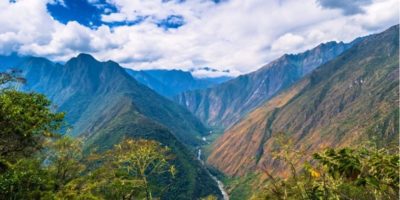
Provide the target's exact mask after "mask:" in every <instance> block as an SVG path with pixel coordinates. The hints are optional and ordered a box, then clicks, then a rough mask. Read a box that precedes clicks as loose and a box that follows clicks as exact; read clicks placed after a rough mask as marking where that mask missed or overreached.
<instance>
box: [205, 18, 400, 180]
mask: <svg viewBox="0 0 400 200" xmlns="http://www.w3.org/2000/svg"><path fill="white" fill-rule="evenodd" d="M398 34H399V27H398V26H395V27H392V28H391V29H389V30H387V31H385V32H383V33H381V34H376V35H371V36H368V37H367V38H365V39H364V40H363V41H362V42H360V43H359V44H356V45H355V46H353V47H352V48H350V49H349V50H347V51H346V52H344V53H343V54H342V55H340V56H339V57H337V58H336V59H334V60H332V61H331V62H329V63H326V64H324V65H322V66H321V67H319V68H318V69H316V70H314V71H313V72H312V73H311V74H309V75H307V76H306V77H305V78H303V79H302V80H301V81H299V82H298V83H296V84H295V85H294V86H292V87H290V88H288V89H287V90H285V91H284V92H281V93H280V94H279V95H277V96H275V97H274V98H272V99H270V100H268V101H266V103H264V104H263V105H262V106H260V107H258V108H257V109H255V110H254V111H252V112H251V113H249V114H248V116H246V117H245V118H244V119H242V120H241V121H240V122H239V123H237V124H236V125H234V126H233V127H232V128H230V129H229V130H227V131H226V132H225V133H224V135H223V136H222V137H221V138H220V139H218V140H217V141H216V142H215V144H214V146H213V147H214V150H213V151H212V153H211V155H210V157H209V158H208V162H209V163H210V164H211V165H213V166H215V167H216V168H218V169H219V170H221V171H223V172H224V173H226V174H228V175H239V176H240V175H244V174H246V173H248V172H254V170H255V169H260V168H263V169H267V170H268V171H270V172H271V173H274V174H278V175H279V174H280V175H285V173H286V172H287V170H286V169H285V168H284V167H283V166H281V165H280V164H279V163H278V162H276V160H274V159H273V158H272V155H271V154H272V152H273V143H274V139H275V137H274V136H275V135H276V134H277V133H279V132H284V133H286V134H288V135H289V138H290V139H291V140H292V141H293V142H294V146H295V147H296V148H298V149H302V150H304V151H306V154H307V155H312V153H313V152H315V151H318V150H321V149H323V148H326V147H340V146H349V145H353V144H359V143H360V142H361V141H362V140H364V139H365V140H368V139H369V138H370V137H372V136H373V137H376V138H378V141H380V142H381V143H382V144H388V143H391V142H398V140H397V137H398V134H399V133H398V131H397V130H398V120H399V116H398V96H399V75H398V72H399V69H398V65H399V38H398ZM299 164H300V163H299Z"/></svg>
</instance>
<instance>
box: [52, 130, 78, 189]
mask: <svg viewBox="0 0 400 200" xmlns="http://www.w3.org/2000/svg"><path fill="white" fill-rule="evenodd" d="M82 145H83V143H82V141H81V140H79V139H73V138H71V137H68V136H64V137H61V138H59V139H56V140H54V141H50V142H48V145H47V152H46V163H47V165H48V169H49V171H50V173H51V174H52V176H53V178H54V180H55V182H56V184H55V187H56V188H55V190H62V187H63V186H64V185H65V184H67V183H68V182H70V181H71V180H73V179H75V178H77V177H79V176H80V175H81V174H82V173H83V171H84V170H85V165H84V164H83V163H82V162H83V153H82Z"/></svg>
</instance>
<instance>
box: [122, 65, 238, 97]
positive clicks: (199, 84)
mask: <svg viewBox="0 0 400 200" xmlns="http://www.w3.org/2000/svg"><path fill="white" fill-rule="evenodd" d="M126 71H127V72H128V74H129V75H131V76H132V77H134V78H135V79H136V80H137V81H138V82H140V83H142V84H144V85H146V86H147V87H149V88H151V89H153V90H154V91H156V92H157V93H159V94H161V95H163V96H164V97H168V98H171V97H173V96H175V95H178V94H179V93H182V92H186V91H190V90H195V89H204V88H208V87H212V86H213V85H216V84H219V83H222V82H225V81H227V80H230V79H231V77H229V76H219V77H210V78H195V77H193V76H192V74H191V73H190V72H186V71H182V70H140V71H135V70H132V69H126Z"/></svg>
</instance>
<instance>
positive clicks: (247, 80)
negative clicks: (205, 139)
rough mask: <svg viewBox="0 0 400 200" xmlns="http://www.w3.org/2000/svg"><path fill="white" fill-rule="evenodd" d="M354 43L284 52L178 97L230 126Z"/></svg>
mask: <svg viewBox="0 0 400 200" xmlns="http://www.w3.org/2000/svg"><path fill="white" fill-rule="evenodd" d="M351 45H352V44H344V43H336V42H329V43H325V44H321V45H319V46H317V47H315V48H314V49H312V50H309V51H306V52H304V53H301V54H296V55H284V56H282V57H280V58H279V59H277V60H275V61H273V62H271V63H269V64H267V65H265V66H264V67H262V68H261V69H259V70H257V71H255V72H253V73H250V74H246V75H242V76H239V77H237V78H235V79H232V80H230V81H227V82H225V83H222V84H220V85H217V86H215V87H212V88H209V89H204V90H196V91H189V92H184V93H182V94H180V95H178V96H176V97H175V100H176V101H177V102H179V103H180V104H181V105H183V106H185V107H186V108H188V109H189V110H190V111H191V112H192V113H194V114H195V115H196V116H198V117H199V118H200V119H201V120H202V121H203V122H205V123H207V124H209V125H210V126H214V127H218V128H227V127H230V126H231V125H233V124H234V123H235V122H237V121H238V120H239V119H240V118H241V117H243V116H244V115H245V114H247V113H248V112H249V111H251V110H253V109H254V108H256V107H257V106H260V105H261V104H262V103H263V102H265V101H266V100H268V99H270V98H271V97H273V96H274V95H275V94H277V92H279V91H281V90H282V89H285V88H288V87H289V86H291V85H293V83H295V82H296V81H298V80H299V79H300V78H302V77H303V76H305V75H307V74H308V73H310V72H311V71H312V70H314V69H315V68H317V67H318V66H320V65H321V64H324V63H326V62H328V61H329V60H331V59H333V58H335V57H337V56H338V55H340V54H341V53H342V52H343V51H345V50H347V49H348V48H349V47H350V46H351Z"/></svg>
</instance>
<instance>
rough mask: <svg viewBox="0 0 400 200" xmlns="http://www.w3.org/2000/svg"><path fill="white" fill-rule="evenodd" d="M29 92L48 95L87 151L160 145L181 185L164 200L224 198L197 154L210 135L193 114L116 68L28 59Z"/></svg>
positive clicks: (86, 59)
mask: <svg viewBox="0 0 400 200" xmlns="http://www.w3.org/2000/svg"><path fill="white" fill-rule="evenodd" d="M18 66H19V67H18V68H19V69H21V70H22V71H23V74H22V75H23V76H25V77H26V79H27V84H26V85H24V86H23V88H22V89H23V90H25V91H35V92H39V93H43V94H45V95H46V96H47V97H49V98H50V99H51V100H52V102H53V104H54V105H55V106H56V107H55V108H54V109H55V110H58V111H63V112H65V113H66V121H67V123H68V124H70V125H71V126H72V130H71V131H70V132H68V133H69V134H71V135H73V136H78V137H82V138H84V140H85V149H86V151H90V150H91V149H93V148H96V149H98V150H106V149H109V148H111V147H113V146H114V145H115V144H118V143H119V142H120V141H121V140H122V139H124V138H137V139H138V138H144V139H152V140H156V141H159V142H160V143H161V144H162V145H166V146H168V147H170V148H171V151H172V153H173V154H174V155H175V156H176V157H175V159H174V160H173V164H174V165H175V166H176V168H177V172H178V173H177V175H176V181H174V183H173V185H171V186H170V187H168V190H167V191H165V192H164V194H163V195H162V196H163V199H171V198H174V199H197V198H200V197H204V196H207V195H209V194H214V195H217V196H220V195H221V194H220V191H219V189H218V187H217V184H216V183H215V181H214V180H213V179H212V178H211V177H210V176H209V174H208V172H207V171H206V169H205V168H204V167H203V166H202V165H201V163H200V162H199V161H198V160H197V159H196V157H195V156H194V154H193V153H192V148H193V147H194V146H197V145H198V144H200V138H201V135H202V134H203V133H205V132H206V129H205V128H204V126H203V125H202V123H201V122H199V121H198V120H197V119H196V118H195V117H194V116H192V114H191V113H190V112H189V111H186V110H185V109H184V108H182V107H180V106H179V105H177V104H176V103H174V102H172V101H170V100H168V99H165V98H164V97H162V96H160V95H158V94H156V93H155V92H153V91H152V90H151V89H149V88H147V87H145V86H144V85H142V84H139V83H138V82H136V81H135V80H134V79H133V78H132V77H130V76H129V75H128V74H127V73H126V72H125V70H124V69H123V68H121V67H120V66H119V65H118V64H117V63H115V62H112V61H108V62H99V61H97V60H95V59H94V58H93V57H91V56H90V55H87V54H80V55H79V56H78V57H76V58H72V59H71V60H69V61H68V62H67V63H66V64H65V65H60V64H55V63H52V62H50V61H48V60H46V59H44V58H34V57H29V58H26V59H23V61H22V62H21V63H20V64H19V65H18Z"/></svg>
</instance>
